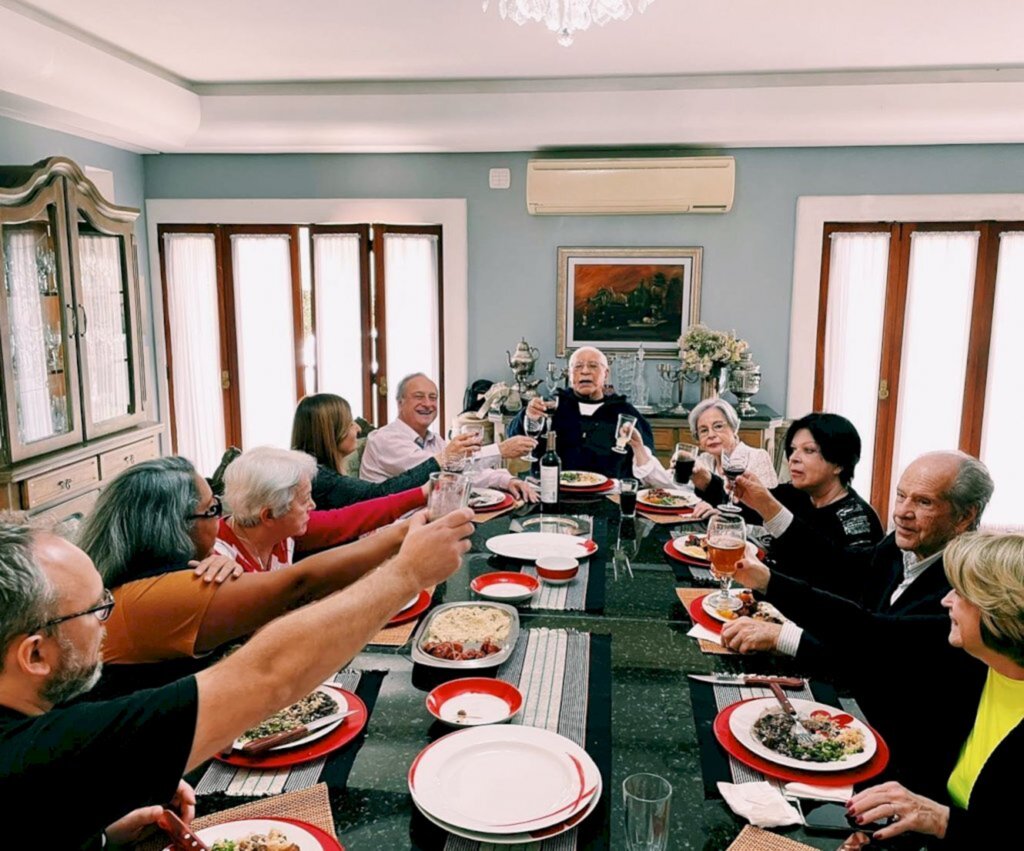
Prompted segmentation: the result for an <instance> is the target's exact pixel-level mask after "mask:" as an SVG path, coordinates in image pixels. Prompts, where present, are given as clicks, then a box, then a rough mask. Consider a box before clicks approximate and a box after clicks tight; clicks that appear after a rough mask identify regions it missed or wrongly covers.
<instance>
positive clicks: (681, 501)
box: [636, 488, 700, 514]
mask: <svg viewBox="0 0 1024 851" xmlns="http://www.w3.org/2000/svg"><path fill="white" fill-rule="evenodd" d="M652 491H660V492H661V493H663V494H664V495H665V497H666V498H669V499H672V500H673V501H674V502H675V504H674V505H665V504H664V503H658V502H649V501H648V500H649V499H650V495H651V492H652ZM698 502H700V499H699V497H697V495H696V494H694V493H692V492H691V491H684V490H680V489H678V488H644V489H643V490H641V491H639V492H638V493H637V495H636V503H637V506H638V507H640V508H642V509H643V510H644V511H656V512H662V511H666V512H669V513H671V514H678V513H680V512H683V511H693V507H694V506H695V505H696V504H697V503H698Z"/></svg>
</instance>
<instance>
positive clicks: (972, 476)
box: [944, 451, 995, 529]
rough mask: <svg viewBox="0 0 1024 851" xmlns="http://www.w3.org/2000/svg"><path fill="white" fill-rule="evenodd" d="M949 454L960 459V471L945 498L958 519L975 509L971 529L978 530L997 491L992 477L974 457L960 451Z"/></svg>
mask: <svg viewBox="0 0 1024 851" xmlns="http://www.w3.org/2000/svg"><path fill="white" fill-rule="evenodd" d="M948 454H950V455H955V456H956V457H958V458H959V459H960V469H958V470H957V471H956V478H955V479H953V484H952V485H950V487H949V490H948V491H946V493H945V494H944V496H945V497H946V499H948V500H949V502H950V504H951V505H952V506H953V512H954V513H955V514H956V516H957V518H962V517H966V516H967V515H968V514H969V513H970V511H971V509H974V521H973V522H972V523H971V525H970V529H977V528H978V524H979V523H980V522H981V515H982V514H984V512H985V507H986V506H987V505H988V501H989V500H990V499H992V491H993V490H995V484H994V483H993V481H992V476H991V475H989V472H988V467H986V466H985V465H984V464H982V463H981V461H979V460H978V459H977V458H975V457H973V456H972V455H968V454H967V453H966V452H959V451H958V452H950V453H948Z"/></svg>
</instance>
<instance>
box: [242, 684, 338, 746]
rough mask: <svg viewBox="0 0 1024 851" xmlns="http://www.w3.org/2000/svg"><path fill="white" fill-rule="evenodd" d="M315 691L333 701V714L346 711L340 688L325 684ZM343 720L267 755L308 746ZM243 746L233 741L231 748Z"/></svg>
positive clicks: (333, 722) (331, 730)
mask: <svg viewBox="0 0 1024 851" xmlns="http://www.w3.org/2000/svg"><path fill="white" fill-rule="evenodd" d="M316 690H317V691H319V692H323V693H324V694H326V695H328V696H329V697H330V698H331V700H333V701H334V702H335V703H336V704H337V706H338V708H337V709H335V710H334V712H345V711H347V710H348V701H347V700H345V695H344V694H343V693H342V692H341V686H339V685H334V686H331V685H328V684H326V683H325V684H323V685H321V686H318V687H317V689H316ZM331 714H333V713H331ZM344 720H345V719H344V718H339V719H338V720H337V721H332V722H331V723H330V724H328V725H327V726H326V727H321V728H320V729H319V730H314V731H313V732H312V733H310V734H309V735H308V736H303V737H302V738H301V739H296V740H295V741H294V742H288V743H287V744H284V745H278V746H277V747H274V748H271V749H270V750H269V751H267V753H273V752H274V751H284V750H291V749H292V748H298V747H302V746H303V745H308V744H309V743H310V742H315V741H316V740H317V739H322V738H323V737H324V736H326V735H327V734H328V733H330V732H333V731H334V730H335V729H336V728H338V727H340V726H341V724H342V722H343V721H344ZM244 744H245V742H243V741H241V740H240V739H235V741H234V745H233V747H234V748H235V749H236V750H237V749H239V748H241V747H242V745H244Z"/></svg>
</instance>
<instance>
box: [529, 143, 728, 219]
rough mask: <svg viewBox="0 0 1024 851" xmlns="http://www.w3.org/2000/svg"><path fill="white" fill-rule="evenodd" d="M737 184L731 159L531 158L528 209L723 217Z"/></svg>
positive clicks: (535, 212) (546, 213)
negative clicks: (696, 214)
mask: <svg viewBox="0 0 1024 851" xmlns="http://www.w3.org/2000/svg"><path fill="white" fill-rule="evenodd" d="M735 183H736V161H735V160H734V159H733V158H732V157H669V158H665V157H661V158H652V159H646V160H645V159H639V160H633V159H631V160H624V159H607V160H530V162H529V165H528V167H527V171H526V208H527V210H529V211H530V213H532V214H533V215H535V216H552V215H610V214H616V215H618V214H623V213H725V212H728V211H729V210H730V209H731V208H732V199H733V192H734V190H735Z"/></svg>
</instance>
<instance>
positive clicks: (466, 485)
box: [427, 472, 472, 520]
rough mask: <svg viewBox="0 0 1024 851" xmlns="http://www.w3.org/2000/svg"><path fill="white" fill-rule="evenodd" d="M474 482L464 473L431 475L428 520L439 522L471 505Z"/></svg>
mask: <svg viewBox="0 0 1024 851" xmlns="http://www.w3.org/2000/svg"><path fill="white" fill-rule="evenodd" d="M471 485H472V480H471V479H470V477H469V476H464V475H462V473H451V472H441V473H431V474H430V495H429V496H428V497H427V520H437V519H439V518H441V517H444V516H445V515H446V514H451V513H452V512H453V511H458V510H459V509H460V508H465V507H466V506H467V505H468V504H469V490H470V486H471Z"/></svg>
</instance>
